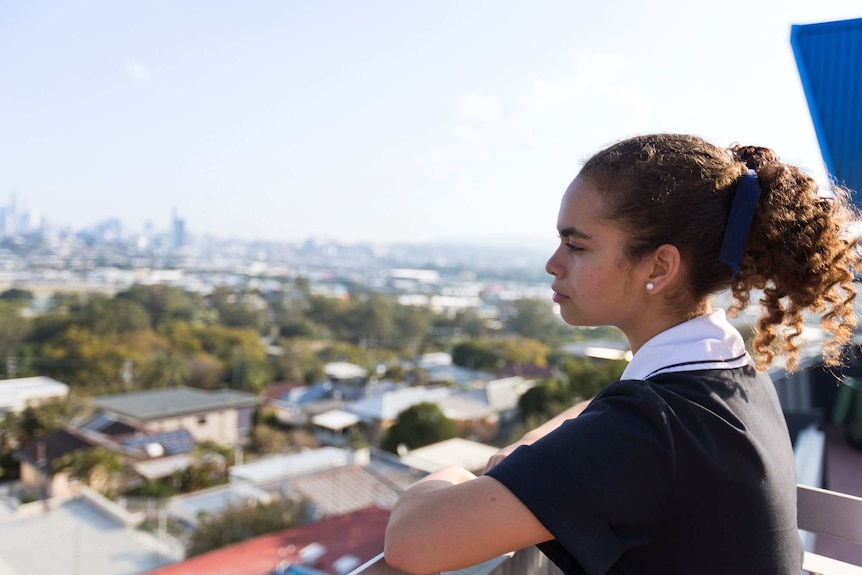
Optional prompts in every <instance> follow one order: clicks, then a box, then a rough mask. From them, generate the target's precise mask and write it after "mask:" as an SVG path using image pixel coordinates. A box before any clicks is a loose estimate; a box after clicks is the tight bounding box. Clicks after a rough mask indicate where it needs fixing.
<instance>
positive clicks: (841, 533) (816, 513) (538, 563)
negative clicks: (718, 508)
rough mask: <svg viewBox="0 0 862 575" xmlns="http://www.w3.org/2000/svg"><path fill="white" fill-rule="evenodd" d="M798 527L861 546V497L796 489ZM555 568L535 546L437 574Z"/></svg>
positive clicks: (831, 569) (825, 565) (510, 574)
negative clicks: (464, 567) (471, 565)
mask: <svg viewBox="0 0 862 575" xmlns="http://www.w3.org/2000/svg"><path fill="white" fill-rule="evenodd" d="M797 500H798V505H799V513H798V523H799V528H800V529H803V530H805V531H808V532H810V533H814V534H819V535H827V536H830V537H835V538H838V539H842V540H845V541H849V542H850V543H854V544H856V545H862V498H860V497H854V496H852V495H847V494H844V493H838V492H835V491H828V490H825V489H817V488H815V487H806V486H803V485H800V486H798V489H797ZM802 568H803V572H807V573H810V574H811V575H862V567H860V566H857V565H851V564H850V563H845V562H843V561H838V560H836V559H832V558H829V557H824V556H822V555H817V554H815V553H811V552H806V553H805V558H804V561H803V564H802ZM560 573H561V572H560V570H559V569H557V567H556V566H555V565H553V564H552V563H551V562H550V561H548V560H547V559H546V558H545V556H544V555H543V554H542V553H541V552H539V550H538V549H536V548H535V547H528V548H527V549H522V550H520V551H517V552H515V553H509V554H507V555H503V556H501V557H497V558H495V559H491V560H490V561H486V562H485V563H481V564H479V565H475V566H473V567H468V568H466V569H459V570H457V571H445V572H444V573H443V574H441V575H559V574H560ZM350 575H406V574H405V573H404V572H403V571H399V570H398V569H394V568H392V567H390V566H389V565H387V564H386V561H384V559H383V554H382V553H381V554H380V555H378V556H377V557H375V558H374V559H372V560H371V561H369V562H368V563H366V564H365V565H362V566H361V567H358V568H357V569H356V570H354V571H353V572H352V573H350Z"/></svg>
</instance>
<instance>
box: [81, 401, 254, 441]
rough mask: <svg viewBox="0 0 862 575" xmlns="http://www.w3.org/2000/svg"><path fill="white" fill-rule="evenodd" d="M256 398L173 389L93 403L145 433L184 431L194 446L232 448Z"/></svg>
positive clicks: (247, 422)
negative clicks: (213, 443)
mask: <svg viewBox="0 0 862 575" xmlns="http://www.w3.org/2000/svg"><path fill="white" fill-rule="evenodd" d="M259 401H260V400H259V398H258V396H256V395H253V394H251V393H245V392H242V391H235V390H232V389H222V390H218V391H204V390H200V389H194V388H191V387H175V388H169V389H157V390H149V391H137V392H132V393H123V394H117V395H103V396H101V397H97V398H95V399H94V400H93V403H94V405H95V406H96V407H97V408H99V409H100V410H101V411H102V412H103V413H105V414H108V415H110V416H112V417H113V418H114V419H116V420H117V421H120V422H125V423H128V424H129V425H132V426H134V427H137V428H139V429H142V430H144V431H145V432H147V433H163V432H169V431H178V430H181V429H185V430H187V431H188V432H189V433H190V434H191V435H192V437H193V438H194V440H195V441H196V442H202V441H213V442H215V443H218V444H220V445H235V444H237V443H239V442H241V441H242V440H244V439H245V438H246V437H247V436H248V434H249V433H250V431H251V427H252V415H253V413H254V410H255V409H256V408H257V406H258V403H259Z"/></svg>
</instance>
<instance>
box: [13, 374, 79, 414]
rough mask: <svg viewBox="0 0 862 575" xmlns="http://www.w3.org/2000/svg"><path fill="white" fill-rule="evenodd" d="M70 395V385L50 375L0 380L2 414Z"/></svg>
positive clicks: (16, 411)
mask: <svg viewBox="0 0 862 575" xmlns="http://www.w3.org/2000/svg"><path fill="white" fill-rule="evenodd" d="M67 395H69V386H68V385H66V384H65V383H61V382H59V381H57V380H56V379H51V378H50V377H44V376H39V377H21V378H18V379H4V380H0V415H2V414H3V413H7V412H10V411H11V412H15V413H18V412H21V411H23V410H24V409H25V408H26V407H27V406H28V405H29V406H35V405H39V404H40V403H44V402H46V401H50V400H52V399H63V398H64V397H66V396H67Z"/></svg>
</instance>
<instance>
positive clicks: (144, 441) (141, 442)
mask: <svg viewBox="0 0 862 575" xmlns="http://www.w3.org/2000/svg"><path fill="white" fill-rule="evenodd" d="M151 443H158V444H160V445H161V446H162V447H164V449H165V455H179V454H181V453H189V452H190V451H191V450H192V449H193V448H194V446H195V440H194V438H193V437H192V434H191V433H189V432H188V431H187V430H185V429H179V430H177V431H167V432H164V433H152V434H149V435H139V436H136V437H131V438H129V439H127V440H125V441H123V445H125V446H126V447H131V448H133V449H146V446H147V445H149V444H151Z"/></svg>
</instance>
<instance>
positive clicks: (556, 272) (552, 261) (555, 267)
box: [545, 250, 563, 277]
mask: <svg viewBox="0 0 862 575" xmlns="http://www.w3.org/2000/svg"><path fill="white" fill-rule="evenodd" d="M559 253H560V250H557V251H555V252H554V253H553V254H551V257H550V258H548V262H547V263H546V264H545V271H546V272H548V273H549V274H551V275H552V276H554V277H562V274H563V267H562V266H561V265H560V264H559V263H558V262H557V255H558V254H559Z"/></svg>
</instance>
